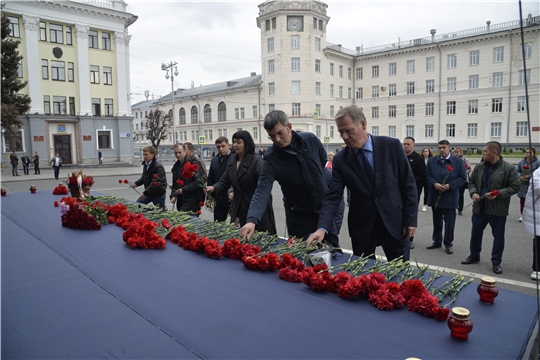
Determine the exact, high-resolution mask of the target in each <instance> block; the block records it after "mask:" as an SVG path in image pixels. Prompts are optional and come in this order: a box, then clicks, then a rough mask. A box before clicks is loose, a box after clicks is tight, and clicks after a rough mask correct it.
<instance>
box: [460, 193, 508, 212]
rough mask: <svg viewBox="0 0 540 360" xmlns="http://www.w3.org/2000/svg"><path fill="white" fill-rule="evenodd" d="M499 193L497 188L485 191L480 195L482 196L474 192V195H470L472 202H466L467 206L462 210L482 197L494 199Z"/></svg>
mask: <svg viewBox="0 0 540 360" xmlns="http://www.w3.org/2000/svg"><path fill="white" fill-rule="evenodd" d="M499 194H500V193H499V190H493V191H491V192H487V193H485V194H484V195H482V196H480V195H478V194H474V195H473V196H472V201H473V202H472V203H470V204H468V205H467V206H465V207H464V208H463V210H465V209H466V208H468V207H469V206H471V205H472V204H474V203H475V202H479V201H480V200H482V199H484V198H486V199H488V200H495V198H496V197H497V196H499Z"/></svg>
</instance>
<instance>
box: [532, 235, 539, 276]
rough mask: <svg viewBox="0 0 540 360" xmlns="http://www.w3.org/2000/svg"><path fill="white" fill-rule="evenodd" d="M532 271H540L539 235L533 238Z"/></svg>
mask: <svg viewBox="0 0 540 360" xmlns="http://www.w3.org/2000/svg"><path fill="white" fill-rule="evenodd" d="M532 268H533V270H534V271H540V235H538V236H536V237H535V238H534V239H533V266H532Z"/></svg>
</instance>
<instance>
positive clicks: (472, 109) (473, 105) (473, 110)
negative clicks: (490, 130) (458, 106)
mask: <svg viewBox="0 0 540 360" xmlns="http://www.w3.org/2000/svg"><path fill="white" fill-rule="evenodd" d="M469 114H478V100H469Z"/></svg>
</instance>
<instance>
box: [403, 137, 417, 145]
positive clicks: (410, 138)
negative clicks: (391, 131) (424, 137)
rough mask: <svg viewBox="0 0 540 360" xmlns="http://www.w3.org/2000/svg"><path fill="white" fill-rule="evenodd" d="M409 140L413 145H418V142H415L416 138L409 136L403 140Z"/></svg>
mask: <svg viewBox="0 0 540 360" xmlns="http://www.w3.org/2000/svg"><path fill="white" fill-rule="evenodd" d="M407 139H409V140H411V141H412V142H413V143H415V144H416V140H414V138H413V137H412V136H407V137H406V138H405V139H403V140H407Z"/></svg>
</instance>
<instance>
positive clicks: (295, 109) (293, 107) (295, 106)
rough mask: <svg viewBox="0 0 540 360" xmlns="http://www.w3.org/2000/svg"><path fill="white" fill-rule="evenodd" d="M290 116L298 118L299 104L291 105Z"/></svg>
mask: <svg viewBox="0 0 540 360" xmlns="http://www.w3.org/2000/svg"><path fill="white" fill-rule="evenodd" d="M292 115H293V116H300V103H292Z"/></svg>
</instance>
